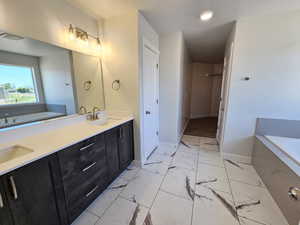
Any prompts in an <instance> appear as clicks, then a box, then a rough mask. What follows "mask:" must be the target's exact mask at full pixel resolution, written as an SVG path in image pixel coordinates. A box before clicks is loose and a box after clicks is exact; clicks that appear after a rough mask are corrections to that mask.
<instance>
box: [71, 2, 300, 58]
mask: <svg viewBox="0 0 300 225" xmlns="http://www.w3.org/2000/svg"><path fill="white" fill-rule="evenodd" d="M67 1H69V2H70V3H72V4H75V5H76V6H77V7H78V6H79V7H80V8H82V9H83V10H85V11H86V12H88V13H89V14H91V15H94V16H96V17H99V18H104V19H105V18H110V17H113V16H118V15H122V14H124V12H127V11H130V10H136V9H138V10H140V11H141V12H142V14H143V15H144V16H145V17H146V19H147V20H148V22H149V23H150V24H151V25H152V26H153V27H154V28H155V30H156V31H157V32H158V33H160V34H163V33H169V32H173V31H179V30H182V31H183V33H184V38H185V40H186V43H187V45H188V48H189V50H190V54H191V56H192V58H193V60H194V61H197V62H211V63H214V62H220V61H222V59H223V53H224V47H225V42H226V39H227V37H228V34H229V33H230V31H231V29H232V22H233V21H235V20H237V19H240V18H243V17H249V16H255V15H263V14H270V13H275V12H280V11H286V10H294V9H298V8H300V1H299V0H67ZM207 9H211V10H213V11H214V13H215V16H214V18H213V19H212V20H211V21H209V22H206V23H203V22H200V20H199V16H200V12H202V11H204V10H207Z"/></svg>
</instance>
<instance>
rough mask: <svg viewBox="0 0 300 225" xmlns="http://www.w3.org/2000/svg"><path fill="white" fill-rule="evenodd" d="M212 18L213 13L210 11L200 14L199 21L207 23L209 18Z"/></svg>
mask: <svg viewBox="0 0 300 225" xmlns="http://www.w3.org/2000/svg"><path fill="white" fill-rule="evenodd" d="M213 16H214V12H213V11H211V10H207V11H204V12H203V13H201V14H200V19H201V20H202V21H208V20H210V19H211V18H213Z"/></svg>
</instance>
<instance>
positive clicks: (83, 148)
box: [80, 143, 95, 151]
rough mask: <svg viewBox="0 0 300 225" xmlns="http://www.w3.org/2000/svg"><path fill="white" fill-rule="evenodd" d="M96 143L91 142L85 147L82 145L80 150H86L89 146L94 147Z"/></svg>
mask: <svg viewBox="0 0 300 225" xmlns="http://www.w3.org/2000/svg"><path fill="white" fill-rule="evenodd" d="M94 144H95V143H91V144H89V145H87V146H85V147H82V148H81V149H80V151H84V150H85V149H87V148H89V147H92V146H93V145H94Z"/></svg>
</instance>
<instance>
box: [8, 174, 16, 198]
mask: <svg viewBox="0 0 300 225" xmlns="http://www.w3.org/2000/svg"><path fill="white" fill-rule="evenodd" d="M9 181H10V186H11V189H12V192H13V197H14V199H15V200H17V199H18V192H17V187H16V183H15V180H14V177H13V176H10V177H9Z"/></svg>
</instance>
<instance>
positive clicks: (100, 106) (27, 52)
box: [0, 31, 105, 128]
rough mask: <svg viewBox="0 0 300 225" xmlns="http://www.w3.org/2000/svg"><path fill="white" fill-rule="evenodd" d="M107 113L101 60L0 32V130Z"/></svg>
mask: <svg viewBox="0 0 300 225" xmlns="http://www.w3.org/2000/svg"><path fill="white" fill-rule="evenodd" d="M94 107H97V110H104V109H105V103H104V90H103V77H102V65H101V59H100V58H99V57H96V56H91V55H85V54H83V53H79V52H74V51H70V50H68V49H63V48H60V47H57V46H54V45H50V44H48V43H44V42H40V41H37V40H32V39H29V38H23V37H19V36H16V35H13V34H9V33H6V32H4V31H0V128H7V127H12V126H17V125H21V124H26V123H32V122H36V121H41V120H47V119H53V118H57V117H62V116H67V115H72V114H76V113H83V112H85V111H86V112H90V111H92V109H93V108H94Z"/></svg>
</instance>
